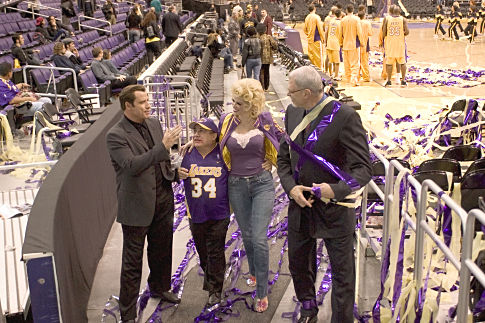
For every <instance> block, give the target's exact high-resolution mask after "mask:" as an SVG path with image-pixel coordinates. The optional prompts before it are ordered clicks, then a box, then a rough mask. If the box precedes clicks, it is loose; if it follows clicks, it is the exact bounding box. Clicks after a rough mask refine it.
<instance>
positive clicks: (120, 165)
mask: <svg viewBox="0 0 485 323" xmlns="http://www.w3.org/2000/svg"><path fill="white" fill-rule="evenodd" d="M145 122H146V124H147V127H148V129H149V131H150V134H151V136H152V139H153V143H154V146H153V148H152V149H148V146H147V144H146V142H145V140H144V139H143V137H142V136H141V135H140V133H139V132H138V130H136V128H135V127H134V126H133V125H132V124H131V123H130V122H129V121H128V120H127V119H126V118H125V116H123V117H122V118H121V120H120V121H119V122H118V123H117V124H115V125H114V126H113V127H112V128H111V129H110V130H109V131H108V134H107V135H106V141H107V147H108V151H109V154H110V157H111V162H112V164H113V167H114V169H115V172H116V184H117V185H116V187H117V193H118V218H117V221H118V222H120V223H121V224H125V225H131V226H148V225H150V223H151V222H152V219H153V214H154V212H155V202H156V178H155V167H154V166H155V165H156V164H160V167H161V169H162V174H163V177H165V178H166V179H167V180H169V181H175V180H176V179H177V178H176V176H175V171H174V170H172V169H171V165H170V155H169V152H168V150H167V149H166V148H165V146H164V145H163V143H162V139H163V131H162V127H161V126H160V122H159V121H158V120H157V119H155V118H148V119H146V121H145Z"/></svg>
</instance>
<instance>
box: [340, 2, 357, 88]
mask: <svg viewBox="0 0 485 323" xmlns="http://www.w3.org/2000/svg"><path fill="white" fill-rule="evenodd" d="M342 36H343V44H342V51H343V54H344V68H345V74H344V79H345V81H346V82H349V80H350V84H351V85H352V86H357V85H359V83H358V76H359V47H360V42H361V40H362V29H361V27H360V20H359V18H357V17H356V16H354V6H353V5H351V4H349V5H348V6H347V15H346V16H345V17H344V18H343V19H342Z"/></svg>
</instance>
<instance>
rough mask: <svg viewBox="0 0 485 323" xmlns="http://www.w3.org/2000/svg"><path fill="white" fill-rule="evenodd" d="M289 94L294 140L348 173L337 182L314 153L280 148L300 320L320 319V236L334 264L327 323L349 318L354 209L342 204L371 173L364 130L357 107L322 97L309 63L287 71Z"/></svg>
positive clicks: (288, 122) (288, 121) (288, 116)
mask: <svg viewBox="0 0 485 323" xmlns="http://www.w3.org/2000/svg"><path fill="white" fill-rule="evenodd" d="M288 96H290V98H291V101H292V103H293V104H292V105H289V106H288V108H287V110H286V115H285V127H286V132H287V133H288V135H290V137H291V138H293V142H294V143H295V144H296V145H298V146H299V147H303V149H307V150H309V151H311V153H312V154H315V155H318V156H320V157H322V158H324V159H326V160H327V161H328V162H330V163H331V164H333V165H334V166H337V167H338V168H339V169H340V170H341V173H342V174H343V173H346V174H347V175H349V176H347V178H346V177H345V174H344V175H343V176H344V178H346V179H345V180H339V179H338V178H337V177H336V176H335V175H333V174H332V172H331V171H330V170H327V168H323V167H321V166H318V165H317V164H316V163H315V162H314V161H313V160H312V159H311V158H304V159H303V160H301V161H299V159H300V158H303V157H301V156H300V155H299V153H297V152H296V150H297V147H295V146H292V147H291V148H290V147H289V144H288V142H286V141H283V142H282V143H281V145H280V150H279V153H278V161H277V165H278V175H279V177H280V179H281V184H282V185H283V188H284V189H285V191H286V192H287V194H288V195H289V197H290V205H289V207H288V248H289V253H288V256H289V268H290V272H291V276H292V278H293V284H294V287H295V292H296V296H297V298H298V300H299V301H300V302H301V303H302V307H301V311H300V318H299V321H298V322H317V316H318V307H317V303H316V294H315V279H316V274H317V268H316V239H317V238H323V239H324V242H325V246H326V248H327V252H328V255H329V258H330V265H331V267H332V323H337V322H338V323H346V322H353V305H354V294H355V260H354V251H353V242H354V230H355V210H354V209H353V208H351V207H350V208H349V207H346V206H342V205H341V203H343V202H351V201H349V197H348V195H349V194H351V193H352V192H353V191H356V190H358V189H359V187H363V186H365V184H366V183H367V182H368V181H369V180H370V178H371V163H370V158H369V149H368V145H367V140H366V132H365V130H364V128H363V127H362V123H361V120H360V117H359V115H358V114H357V113H356V112H355V110H354V109H352V108H350V107H348V106H346V105H344V104H342V103H340V102H337V101H333V100H332V98H330V97H327V95H326V94H325V93H324V92H323V85H322V81H321V77H320V75H319V74H318V72H317V71H316V70H315V69H314V68H313V67H310V66H304V67H300V68H298V69H296V70H295V71H293V72H292V73H291V74H290V76H289V82H288ZM305 115H308V117H307V118H306V119H304V116H305ZM331 116H332V117H331ZM302 120H303V122H302ZM306 120H308V121H310V122H309V123H308V126H306V122H305V121H306ZM300 123H302V124H300ZM326 124H328V126H326ZM317 126H318V127H317ZM295 128H296V129H297V130H296V131H295ZM300 130H301V131H300ZM293 132H295V133H293ZM287 140H288V139H287ZM295 149H296V150H295ZM319 195H321V198H322V199H320V196H319ZM323 200H325V201H323Z"/></svg>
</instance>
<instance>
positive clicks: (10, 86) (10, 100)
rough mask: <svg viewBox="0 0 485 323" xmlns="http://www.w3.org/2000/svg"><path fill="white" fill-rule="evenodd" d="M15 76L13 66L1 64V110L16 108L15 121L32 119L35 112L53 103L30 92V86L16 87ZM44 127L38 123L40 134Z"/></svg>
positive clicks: (22, 84)
mask: <svg viewBox="0 0 485 323" xmlns="http://www.w3.org/2000/svg"><path fill="white" fill-rule="evenodd" d="M12 76H13V71H12V65H11V64H10V63H7V62H3V63H0V109H4V108H5V107H6V106H7V105H13V106H14V107H15V116H14V117H15V119H18V118H21V117H22V116H24V117H31V116H34V115H35V112H37V111H40V110H42V106H43V105H44V104H45V103H52V102H51V99H49V98H45V97H43V98H40V97H37V96H36V95H35V94H34V93H32V92H30V85H28V84H26V83H19V84H17V85H15V84H14V83H13V82H12V81H11V79H12ZM41 128H42V126H41V125H40V124H39V123H36V126H35V129H36V132H38V131H39V130H40V129H41Z"/></svg>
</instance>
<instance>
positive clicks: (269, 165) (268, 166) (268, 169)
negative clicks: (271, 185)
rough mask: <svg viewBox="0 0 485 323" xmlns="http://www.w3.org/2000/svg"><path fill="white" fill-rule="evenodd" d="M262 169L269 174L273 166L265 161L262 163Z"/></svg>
mask: <svg viewBox="0 0 485 323" xmlns="http://www.w3.org/2000/svg"><path fill="white" fill-rule="evenodd" d="M263 169H264V170H267V171H268V172H271V170H272V169H273V164H271V162H270V161H269V160H266V159H265V160H264V162H263Z"/></svg>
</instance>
